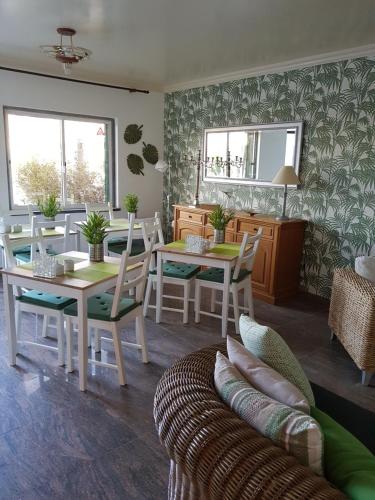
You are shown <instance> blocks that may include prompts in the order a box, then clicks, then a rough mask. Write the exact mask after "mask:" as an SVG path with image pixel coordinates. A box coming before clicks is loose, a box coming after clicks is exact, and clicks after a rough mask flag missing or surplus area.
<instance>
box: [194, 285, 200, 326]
mask: <svg viewBox="0 0 375 500" xmlns="http://www.w3.org/2000/svg"><path fill="white" fill-rule="evenodd" d="M194 296H195V299H194V310H195V322H196V323H199V322H200V320H201V286H200V284H199V281H198V280H195V295H194Z"/></svg>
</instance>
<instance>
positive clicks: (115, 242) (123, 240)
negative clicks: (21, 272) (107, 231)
mask: <svg viewBox="0 0 375 500" xmlns="http://www.w3.org/2000/svg"><path fill="white" fill-rule="evenodd" d="M127 241H128V238H127V237H126V236H124V237H123V238H111V239H109V240H108V245H124V244H126V242H127Z"/></svg>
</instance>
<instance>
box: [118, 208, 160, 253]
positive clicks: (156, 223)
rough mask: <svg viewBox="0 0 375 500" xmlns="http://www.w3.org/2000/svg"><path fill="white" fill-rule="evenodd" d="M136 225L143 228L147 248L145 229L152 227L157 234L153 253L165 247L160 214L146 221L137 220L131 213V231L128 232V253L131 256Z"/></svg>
mask: <svg viewBox="0 0 375 500" xmlns="http://www.w3.org/2000/svg"><path fill="white" fill-rule="evenodd" d="M136 225H140V226H141V228H142V237H143V241H144V243H145V246H146V235H145V229H146V228H148V227H151V228H152V231H154V232H155V237H154V245H153V248H152V251H155V250H157V249H158V248H160V247H162V246H163V245H164V235H163V230H162V225H161V219H160V214H159V212H155V215H154V217H148V218H144V219H136V218H135V215H134V214H132V213H131V214H129V231H128V241H127V245H126V251H127V252H128V253H129V254H131V249H132V243H133V239H134V229H135V226H136Z"/></svg>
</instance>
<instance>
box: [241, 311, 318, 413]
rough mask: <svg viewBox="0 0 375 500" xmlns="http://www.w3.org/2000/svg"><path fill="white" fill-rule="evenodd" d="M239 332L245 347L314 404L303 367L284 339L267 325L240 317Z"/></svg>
mask: <svg viewBox="0 0 375 500" xmlns="http://www.w3.org/2000/svg"><path fill="white" fill-rule="evenodd" d="M240 334H241V338H242V342H243V344H244V346H245V347H246V349H247V350H248V351H250V352H252V353H253V354H254V356H256V357H257V358H260V359H261V360H262V361H263V362H264V363H266V365H268V366H270V367H271V368H273V369H274V370H276V371H277V372H279V373H280V375H282V376H283V377H285V378H286V379H287V380H289V382H291V383H292V384H294V385H295V386H296V387H298V389H299V390H300V391H301V392H302V394H303V395H304V396H305V397H306V399H307V400H308V402H309V403H310V405H312V406H315V399H314V394H313V392H312V389H311V385H310V382H309V380H308V378H307V377H306V375H305V372H304V371H303V368H302V366H301V364H300V362H299V361H298V359H297V358H296V357H295V355H294V354H293V353H292V351H291V350H290V348H289V347H288V344H287V343H286V342H285V340H284V339H283V338H282V337H281V336H280V335H279V334H278V333H277V332H275V330H272V328H270V327H269V326H265V325H259V324H258V323H257V322H256V321H255V320H253V319H252V318H249V316H245V315H244V314H242V315H241V317H240Z"/></svg>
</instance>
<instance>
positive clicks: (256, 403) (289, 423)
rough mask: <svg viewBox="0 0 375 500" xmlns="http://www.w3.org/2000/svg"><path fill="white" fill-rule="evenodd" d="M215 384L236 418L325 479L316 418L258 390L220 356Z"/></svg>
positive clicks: (321, 441) (320, 438) (321, 447)
mask: <svg viewBox="0 0 375 500" xmlns="http://www.w3.org/2000/svg"><path fill="white" fill-rule="evenodd" d="M214 380H215V387H216V390H217V392H218V393H219V395H220V396H221V398H222V399H223V401H225V403H226V404H227V405H229V406H230V408H231V409H232V410H233V411H234V412H235V413H237V415H239V416H240V417H241V418H242V419H243V420H245V421H246V422H247V423H248V424H249V425H251V427H253V428H254V429H256V430H257V431H258V432H260V433H261V434H263V436H266V437H268V438H269V439H271V440H272V441H273V442H274V443H275V444H276V445H278V446H280V447H282V448H284V449H285V450H286V451H287V452H288V453H290V454H291V455H294V456H295V457H296V458H297V460H298V461H299V462H300V463H302V464H303V465H306V466H307V467H310V468H311V469H312V470H313V471H314V472H315V473H316V474H319V475H322V473H323V467H322V464H323V436H322V433H321V431H320V428H319V425H318V424H317V422H316V421H315V420H314V419H313V418H311V417H310V416H309V415H306V414H305V413H302V412H301V411H298V410H295V409H293V408H290V407H289V406H286V405H284V404H282V403H279V402H278V401H275V400H274V399H272V398H270V397H268V396H267V395H265V394H263V393H262V392H260V391H258V390H257V389H255V388H254V387H253V386H252V385H251V384H249V383H248V382H247V381H246V380H245V379H244V377H243V376H242V375H241V374H240V372H239V371H238V370H237V368H235V366H234V365H232V363H231V362H230V361H229V360H228V359H227V358H226V357H225V356H223V355H222V354H221V353H220V352H217V355H216V364H215V373H214Z"/></svg>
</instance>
